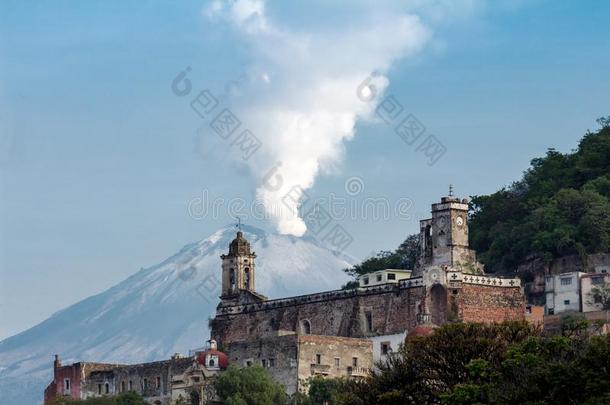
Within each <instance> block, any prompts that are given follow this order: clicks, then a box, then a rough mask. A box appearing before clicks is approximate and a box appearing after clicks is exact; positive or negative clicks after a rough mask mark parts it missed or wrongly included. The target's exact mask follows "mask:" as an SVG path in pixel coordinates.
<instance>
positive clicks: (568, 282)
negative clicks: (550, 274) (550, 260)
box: [561, 277, 572, 285]
mask: <svg viewBox="0 0 610 405" xmlns="http://www.w3.org/2000/svg"><path fill="white" fill-rule="evenodd" d="M561 285H572V277H562V278H561Z"/></svg>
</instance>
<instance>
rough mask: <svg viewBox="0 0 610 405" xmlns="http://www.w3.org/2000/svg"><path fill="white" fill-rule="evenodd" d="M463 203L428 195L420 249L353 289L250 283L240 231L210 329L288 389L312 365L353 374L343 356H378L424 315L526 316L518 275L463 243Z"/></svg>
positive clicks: (442, 318) (465, 318)
mask: <svg viewBox="0 0 610 405" xmlns="http://www.w3.org/2000/svg"><path fill="white" fill-rule="evenodd" d="M467 213H468V203H467V201H465V200H460V199H458V198H454V197H443V198H442V199H441V201H440V202H439V203H437V204H433V205H432V218H430V219H426V220H423V221H421V222H420V229H421V232H420V242H421V257H420V261H419V263H418V265H417V267H416V268H415V269H413V270H412V271H404V270H403V271H396V270H391V269H388V270H382V271H379V272H377V273H374V274H371V275H368V284H367V283H366V282H365V280H366V279H365V276H363V277H362V278H360V279H359V288H356V289H351V290H335V291H327V292H321V293H316V294H309V295H303V296H297V297H289V298H280V299H273V300H269V299H267V298H266V297H264V296H263V295H261V294H260V293H258V292H257V291H256V290H255V288H254V279H253V277H254V272H253V269H254V268H255V263H254V261H255V259H256V255H255V253H254V252H252V251H251V250H250V244H249V243H248V241H247V240H245V238H244V237H243V234H242V233H241V232H238V233H237V237H236V238H235V240H234V241H233V242H232V243H231V246H230V247H229V254H228V255H223V256H222V260H223V266H222V274H223V278H222V281H223V286H222V291H223V294H222V296H221V297H220V303H219V304H218V307H217V310H216V316H215V318H214V319H213V320H212V321H211V323H210V325H211V328H212V330H211V335H212V338H213V339H215V340H217V341H218V342H219V345H220V346H221V347H222V348H223V349H224V350H225V351H226V353H227V355H228V356H229V359H230V361H231V362H232V363H235V364H238V365H241V366H248V365H250V364H254V363H257V364H263V365H266V367H267V368H269V370H270V372H271V374H272V375H273V376H274V377H275V378H276V379H277V380H278V381H281V382H282V383H284V385H285V386H286V387H287V392H288V393H289V394H292V393H294V392H296V391H297V390H299V389H301V388H302V387H303V384H302V383H303V381H306V380H307V378H309V377H311V376H313V375H316V374H318V372H319V371H320V370H332V371H333V374H332V375H334V376H352V377H355V376H356V375H355V374H354V366H353V365H350V363H349V361H348V362H346V361H345V359H344V358H345V357H347V358H349V357H353V358H358V359H367V360H366V363H365V364H367V365H368V364H372V363H373V362H374V361H377V360H382V359H384V358H385V357H386V356H387V355H388V353H390V352H391V351H393V350H396V349H397V348H398V345H399V344H400V343H402V342H404V340H405V338H406V337H408V336H409V334H410V333H412V332H413V331H415V332H416V333H424V332H422V330H423V329H426V328H425V327H423V326H422V325H432V326H434V325H443V324H445V323H448V322H501V321H505V320H522V319H524V318H525V300H524V295H523V291H522V288H521V281H520V280H519V279H517V278H511V279H505V278H499V277H489V276H486V275H485V274H484V273H483V266H482V265H481V264H480V263H478V261H477V259H476V254H475V252H474V251H473V250H472V249H470V248H469V245H468V221H467V219H468V217H467ZM392 274H394V277H393V278H392V277H391V275H392ZM406 275H408V276H409V277H406ZM388 276H390V277H388ZM309 336H311V337H309ZM303 339H305V340H303ZM307 339H313V341H315V342H318V346H317V350H318V352H316V353H314V352H308V354H305V355H303V352H301V351H300V350H299V349H298V346H299V345H300V344H304V342H307V341H308V340H307ZM279 342H290V344H281V343H279ZM323 342H326V343H325V344H326V345H327V348H326V349H323V347H324V346H323ZM356 342H359V343H358V344H356ZM295 346H297V348H296V349H295ZM370 348H372V350H370ZM349 353H351V354H349ZM314 354H315V356H314ZM270 358H273V359H274V361H273V363H270V362H269V359H270ZM279 359H283V361H280V360H279ZM337 360H338V361H337ZM360 361H361V360H360ZM270 364H273V366H271V365H270Z"/></svg>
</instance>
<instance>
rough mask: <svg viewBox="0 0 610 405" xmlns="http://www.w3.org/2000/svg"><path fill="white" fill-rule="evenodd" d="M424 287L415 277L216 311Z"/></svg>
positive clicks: (235, 311) (231, 312)
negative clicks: (396, 281)
mask: <svg viewBox="0 0 610 405" xmlns="http://www.w3.org/2000/svg"><path fill="white" fill-rule="evenodd" d="M422 285H423V281H422V278H421V277H414V278H408V279H404V280H400V281H399V282H398V283H388V284H383V285H376V286H371V287H359V288H354V289H351V290H333V291H326V292H321V293H315V294H307V295H299V296H296V297H290V298H278V299H275V300H267V301H264V302H259V303H256V304H244V305H231V306H223V307H218V308H217V309H216V315H234V314H239V313H242V312H257V311H265V310H268V309H272V308H280V307H289V306H294V305H299V304H303V303H313V302H322V301H330V300H336V299H342V298H346V297H354V296H364V295H372V294H379V293H389V292H392V291H397V290H402V289H406V288H416V287H421V286H422Z"/></svg>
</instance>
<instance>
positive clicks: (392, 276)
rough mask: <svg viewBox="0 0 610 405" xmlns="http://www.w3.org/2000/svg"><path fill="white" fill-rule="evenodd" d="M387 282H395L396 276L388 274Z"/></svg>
mask: <svg viewBox="0 0 610 405" xmlns="http://www.w3.org/2000/svg"><path fill="white" fill-rule="evenodd" d="M388 280H396V274H394V273H388Z"/></svg>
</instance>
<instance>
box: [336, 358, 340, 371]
mask: <svg viewBox="0 0 610 405" xmlns="http://www.w3.org/2000/svg"><path fill="white" fill-rule="evenodd" d="M335 367H337V368H339V367H341V359H340V358H338V357H335Z"/></svg>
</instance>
